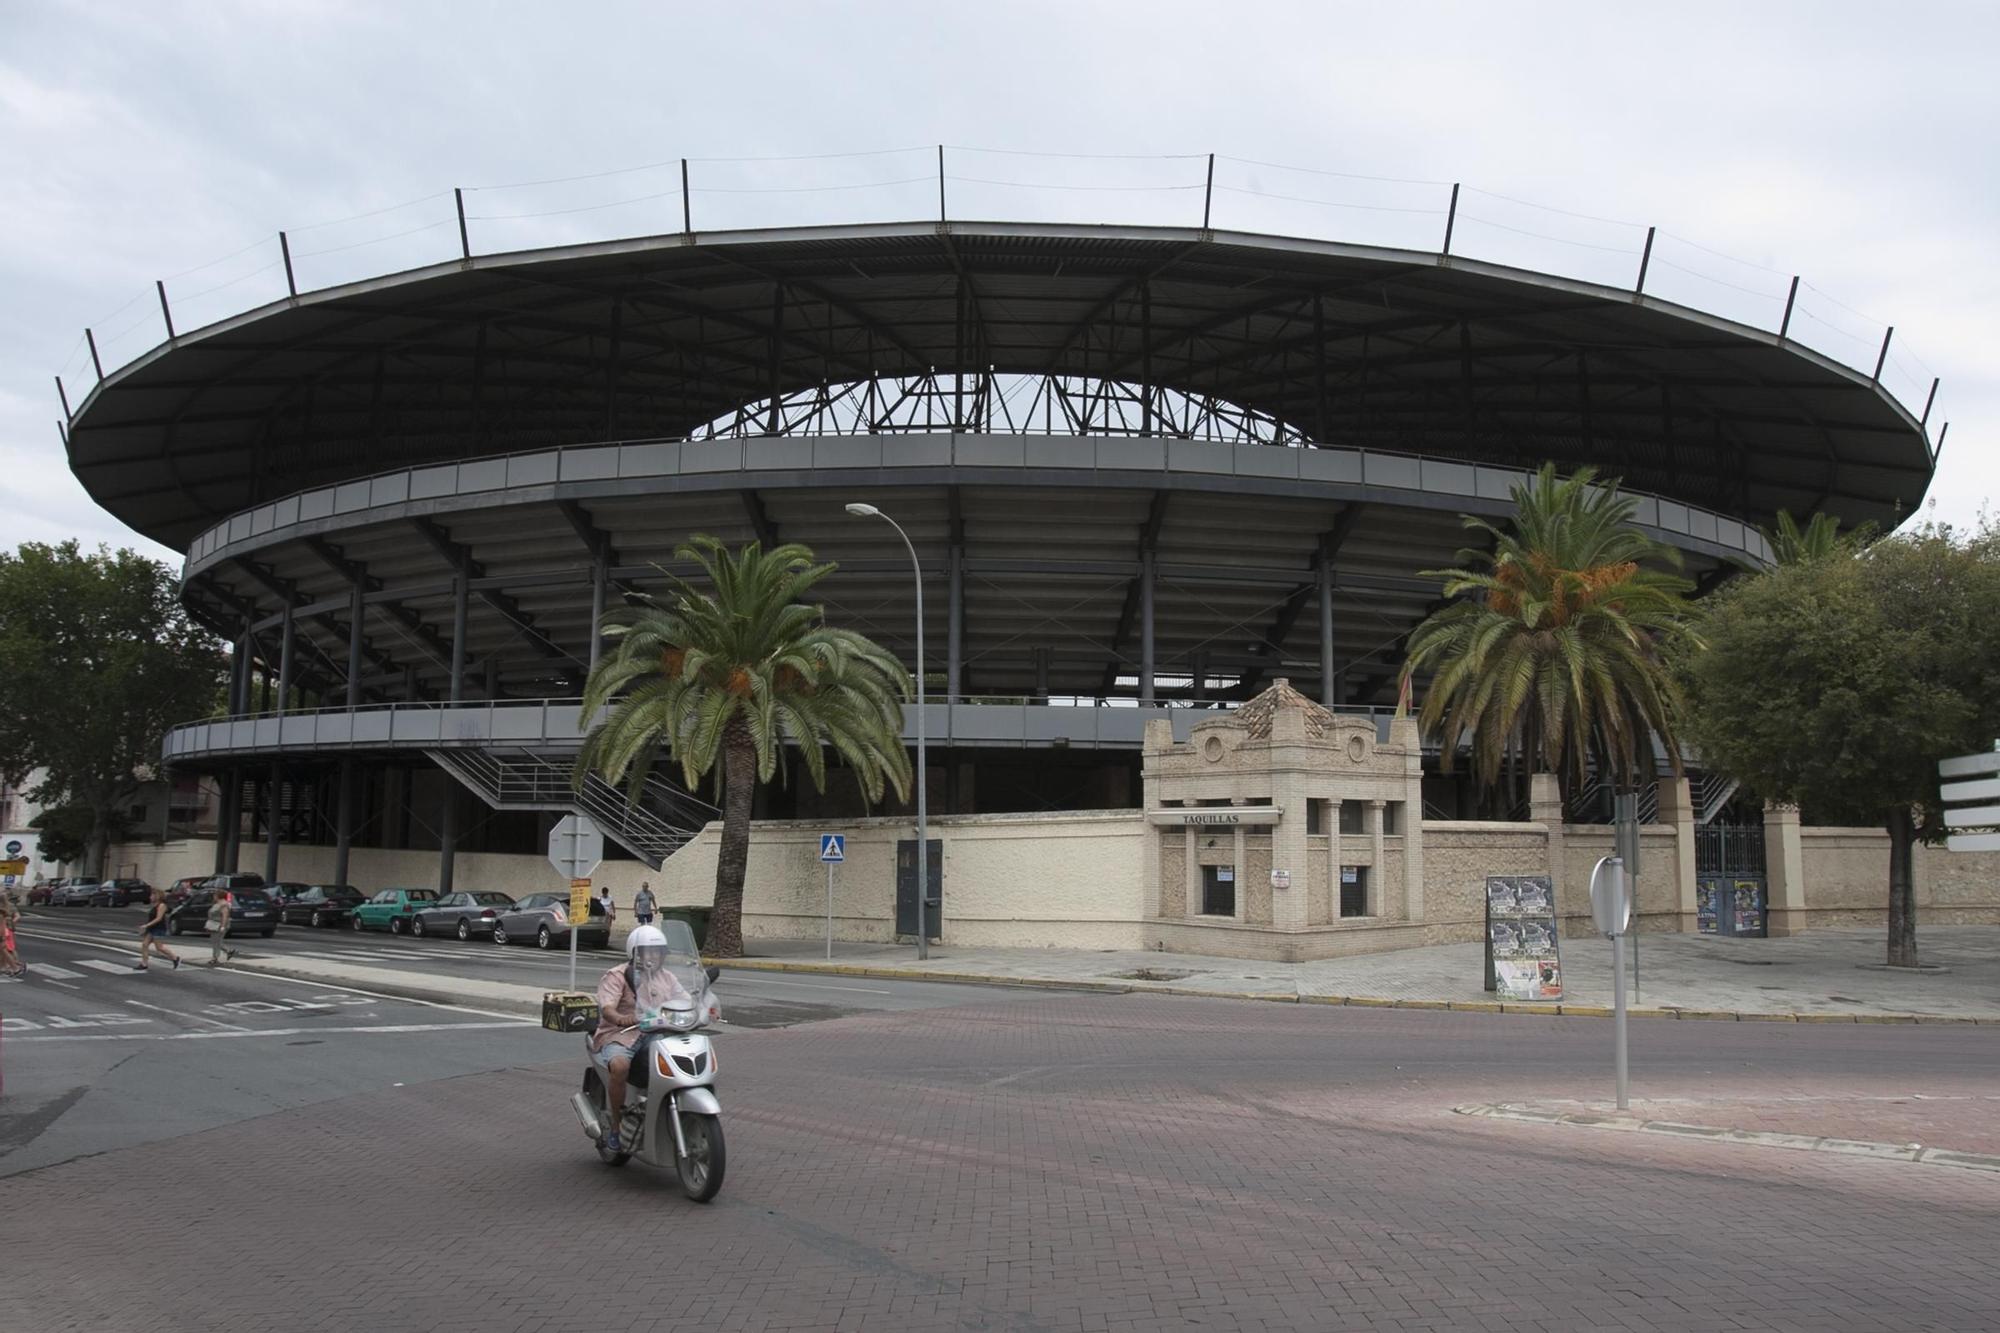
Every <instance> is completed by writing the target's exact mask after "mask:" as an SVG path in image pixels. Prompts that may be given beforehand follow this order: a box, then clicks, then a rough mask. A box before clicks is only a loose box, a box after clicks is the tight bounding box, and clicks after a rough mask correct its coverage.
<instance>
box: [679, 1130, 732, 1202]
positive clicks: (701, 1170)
mask: <svg viewBox="0 0 2000 1333" xmlns="http://www.w3.org/2000/svg"><path fill="white" fill-rule="evenodd" d="M681 1137H682V1138H683V1139H685V1140H686V1142H687V1156H685V1157H683V1158H681V1159H680V1161H679V1163H678V1166H679V1168H680V1177H681V1189H682V1191H683V1192H684V1193H686V1195H687V1196H688V1197H689V1198H690V1199H693V1200H694V1201H695V1202H696V1203H707V1202H708V1201H709V1200H710V1199H713V1198H714V1197H715V1196H716V1195H717V1194H718V1193H720V1192H721V1190H722V1172H723V1168H724V1167H725V1166H726V1165H727V1164H728V1153H727V1152H725V1151H724V1149H723V1145H722V1118H721V1117H720V1116H712V1115H683V1116H682V1117H681Z"/></svg>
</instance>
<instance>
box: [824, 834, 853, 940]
mask: <svg viewBox="0 0 2000 1333" xmlns="http://www.w3.org/2000/svg"><path fill="white" fill-rule="evenodd" d="M819 859H820V860H822V861H824V862H825V863H826V956H827V958H828V959H829V960H831V959H832V958H833V868H834V867H835V866H836V865H839V864H840V863H841V862H842V861H845V860H846V859H847V837H846V835H845V834H841V833H822V834H820V835H819Z"/></svg>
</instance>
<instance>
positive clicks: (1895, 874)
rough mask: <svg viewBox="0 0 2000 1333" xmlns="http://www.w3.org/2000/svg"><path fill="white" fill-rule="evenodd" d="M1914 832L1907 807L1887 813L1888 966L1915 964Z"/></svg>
mask: <svg viewBox="0 0 2000 1333" xmlns="http://www.w3.org/2000/svg"><path fill="white" fill-rule="evenodd" d="M1915 842H1916V830H1915V829H1914V828H1913V826H1912V824H1911V820H1910V808H1909V807H1908V806H1906V805H1899V806H1897V807H1896V808H1895V809H1893V810H1891V811H1890V812H1889V966H1891V967H1915V966H1916V965H1917V891H1916V883H1915V878H1916V877H1915V876H1914V875H1913V874H1912V873H1911V859H1912V858H1911V854H1910V853H1911V848H1912V846H1913V845H1914V844H1915Z"/></svg>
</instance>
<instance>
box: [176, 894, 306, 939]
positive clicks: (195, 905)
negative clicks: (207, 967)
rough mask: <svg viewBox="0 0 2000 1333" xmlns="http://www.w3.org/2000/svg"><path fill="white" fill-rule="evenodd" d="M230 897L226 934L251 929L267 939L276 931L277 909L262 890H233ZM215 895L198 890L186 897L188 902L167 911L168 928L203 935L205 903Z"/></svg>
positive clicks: (246, 933) (180, 933) (205, 927)
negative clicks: (232, 907)
mask: <svg viewBox="0 0 2000 1333" xmlns="http://www.w3.org/2000/svg"><path fill="white" fill-rule="evenodd" d="M230 896H231V897H232V898H234V899H235V900H236V905H235V908H234V910H233V911H231V912H230V914H229V933H230V934H231V935H248V934H250V933H251V932H252V931H255V932H256V933H257V934H259V935H262V936H263V937H264V938H265V939H267V940H268V939H270V938H271V937H272V936H273V935H275V934H277V933H278V909H277V908H276V907H275V906H273V905H272V902H271V900H270V899H269V898H268V897H266V896H265V895H264V891H263V890H262V889H234V890H232V891H231V893H230ZM214 897H215V890H213V889H197V890H196V891H195V892H193V893H191V894H189V895H188V896H187V901H185V902H183V903H182V904H181V905H180V906H179V907H176V908H175V909H174V910H173V911H171V912H169V913H167V930H168V932H169V933H171V934H175V935H202V934H206V933H207V931H208V904H209V900H210V899H212V898H214Z"/></svg>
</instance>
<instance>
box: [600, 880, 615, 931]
mask: <svg viewBox="0 0 2000 1333" xmlns="http://www.w3.org/2000/svg"><path fill="white" fill-rule="evenodd" d="M597 906H598V908H599V910H600V911H602V912H603V914H604V928H605V929H606V930H610V929H611V928H612V927H614V926H616V925H617V924H618V904H617V903H614V902H612V901H611V886H610V885H609V884H607V885H605V886H604V892H603V893H601V894H599V895H598V898H597Z"/></svg>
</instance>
